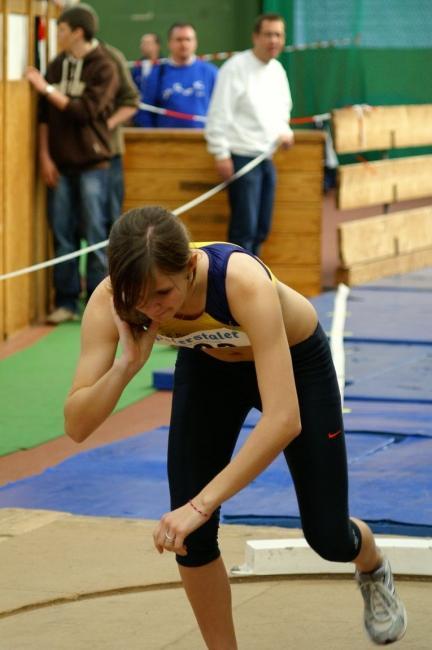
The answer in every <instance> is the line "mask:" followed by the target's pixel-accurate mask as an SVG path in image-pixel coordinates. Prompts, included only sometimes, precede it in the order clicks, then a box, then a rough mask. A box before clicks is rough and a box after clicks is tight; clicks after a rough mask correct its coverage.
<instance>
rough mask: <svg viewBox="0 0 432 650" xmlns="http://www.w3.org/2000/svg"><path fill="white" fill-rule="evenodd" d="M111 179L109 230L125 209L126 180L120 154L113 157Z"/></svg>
mask: <svg viewBox="0 0 432 650" xmlns="http://www.w3.org/2000/svg"><path fill="white" fill-rule="evenodd" d="M109 171H110V181H109V192H108V203H109V207H108V212H109V224H108V232H109V231H110V229H111V226H112V225H113V223H114V221H116V220H117V219H118V218H119V216H120V215H121V213H122V210H123V199H124V181H123V158H122V156H120V155H117V156H113V157H112V158H111V165H110V170H109Z"/></svg>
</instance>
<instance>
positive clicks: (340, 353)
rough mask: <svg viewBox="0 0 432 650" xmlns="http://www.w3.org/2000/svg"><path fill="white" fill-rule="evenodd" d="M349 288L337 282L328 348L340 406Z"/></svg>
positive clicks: (343, 376) (343, 388) (343, 374)
mask: <svg viewBox="0 0 432 650" xmlns="http://www.w3.org/2000/svg"><path fill="white" fill-rule="evenodd" d="M349 292H350V289H349V287H347V286H346V284H339V285H338V288H337V292H336V297H335V301H334V309H333V320H332V326H331V330H330V349H331V353H332V358H333V363H334V366H335V369H336V376H337V380H338V385H339V391H340V395H341V401H342V406H343V403H344V391H345V350H344V329H345V320H346V313H347V310H346V306H347V299H348V295H349Z"/></svg>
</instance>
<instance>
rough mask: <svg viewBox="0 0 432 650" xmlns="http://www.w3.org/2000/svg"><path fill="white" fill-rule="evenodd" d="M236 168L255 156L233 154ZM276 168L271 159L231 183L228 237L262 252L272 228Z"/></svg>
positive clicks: (241, 244)
mask: <svg viewBox="0 0 432 650" xmlns="http://www.w3.org/2000/svg"><path fill="white" fill-rule="evenodd" d="M231 157H232V160H233V163H234V169H235V171H238V170H239V169H240V168H241V167H244V165H246V164H247V163H248V162H250V161H251V160H253V158H250V157H248V156H237V155H235V154H232V156H231ZM275 186H276V172H275V168H274V165H273V162H272V161H271V160H270V159H266V160H263V161H262V162H261V163H260V164H259V165H257V166H256V167H255V168H254V169H252V171H250V172H249V173H247V174H245V176H242V177H241V178H239V179H238V180H236V181H234V182H233V183H231V185H229V186H228V197H229V202H230V207H231V218H230V223H229V229H228V241H230V242H232V243H233V244H239V245H240V246H243V248H245V249H246V250H248V251H250V252H251V253H254V255H259V252H260V246H261V244H262V243H263V242H264V241H265V240H266V239H267V237H268V234H269V232H270V228H271V222H272V213H273V200H274V193H275Z"/></svg>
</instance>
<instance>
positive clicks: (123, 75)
mask: <svg viewBox="0 0 432 650" xmlns="http://www.w3.org/2000/svg"><path fill="white" fill-rule="evenodd" d="M80 9H82V10H84V9H85V10H86V11H88V12H89V13H91V15H92V16H93V18H94V21H95V29H96V32H98V31H99V16H98V15H97V13H96V11H95V10H94V9H93V7H92V6H91V5H88V4H85V3H84V2H80ZM93 44H94V45H95V46H96V45H101V46H102V49H103V51H104V52H105V53H106V54H108V56H109V57H110V59H111V60H112V61H113V63H114V65H115V66H116V70H117V74H118V79H119V86H118V89H117V93H116V96H115V98H114V112H113V114H112V115H110V117H109V118H108V119H107V126H108V130H109V132H110V138H111V142H110V147H111V161H110V182H109V191H108V209H109V224H108V226H109V228H111V226H112V224H113V223H114V221H115V220H116V219H117V218H118V217H119V216H120V215H121V213H122V211H123V199H124V176H123V154H124V152H125V143H124V135H123V128H122V127H123V125H124V124H127V123H128V122H129V121H130V120H131V119H132V118H133V117H134V115H135V113H136V112H137V110H138V105H139V93H138V91H137V89H136V87H135V84H134V82H133V80H132V76H131V73H130V71H129V67H128V64H127V61H126V59H125V56H124V54H123V53H122V52H121V51H120V50H118V49H117V48H116V47H113V46H112V45H110V44H109V43H105V42H102V41H98V40H97V39H96V38H94V39H93Z"/></svg>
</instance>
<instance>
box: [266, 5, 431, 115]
mask: <svg viewBox="0 0 432 650" xmlns="http://www.w3.org/2000/svg"><path fill="white" fill-rule="evenodd" d="M263 10H264V11H271V12H278V13H280V14H282V15H283V16H284V17H285V19H286V23H287V43H289V44H294V45H298V44H311V43H316V42H330V43H331V42H334V41H336V42H337V40H338V39H349V40H350V41H351V45H349V46H337V45H333V46H332V47H328V48H315V49H305V50H302V51H295V52H292V53H285V54H283V55H282V57H281V62H282V63H283V65H284V66H285V69H286V70H287V74H288V77H289V81H290V86H291V92H292V96H293V105H294V107H293V113H292V115H293V117H298V116H301V117H303V116H307V115H316V114H319V113H325V112H328V111H331V110H332V109H333V108H340V107H343V106H349V105H352V104H362V103H365V104H371V105H373V106H378V105H396V104H427V103H430V102H431V91H430V70H431V69H432V30H431V29H430V25H431V24H432V2H431V1H430V0H415V1H413V2H410V3H407V2H405V1H404V2H402V0H379V1H377V0H327V1H325V0H264V2H263Z"/></svg>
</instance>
